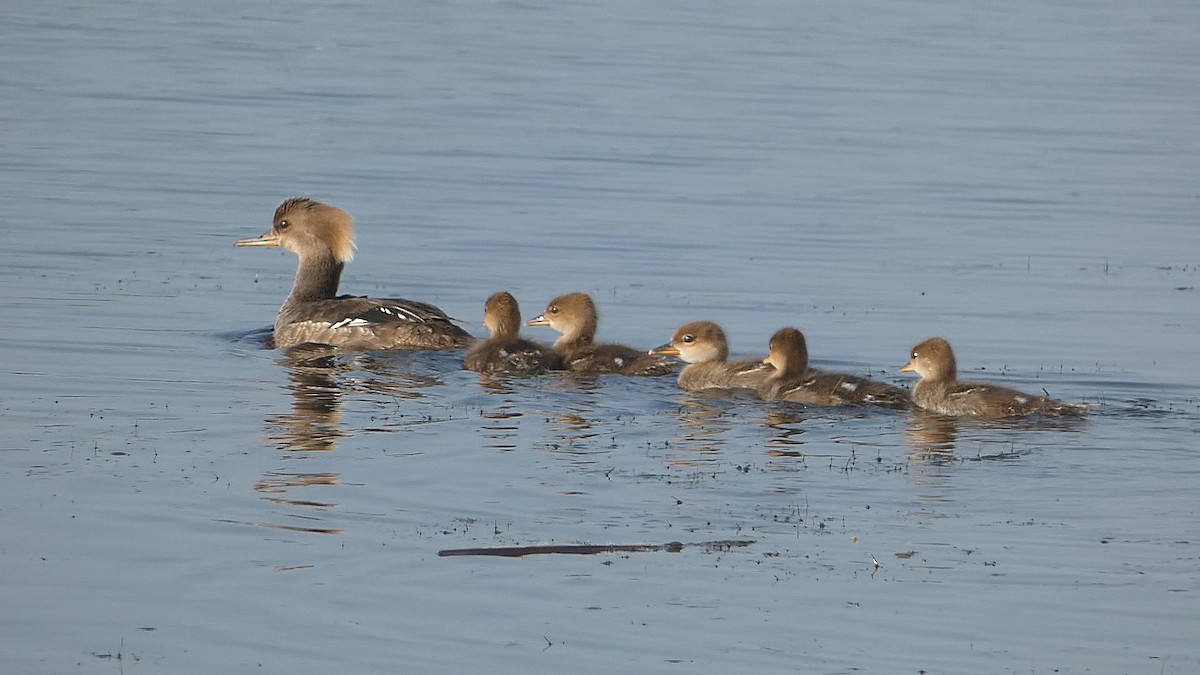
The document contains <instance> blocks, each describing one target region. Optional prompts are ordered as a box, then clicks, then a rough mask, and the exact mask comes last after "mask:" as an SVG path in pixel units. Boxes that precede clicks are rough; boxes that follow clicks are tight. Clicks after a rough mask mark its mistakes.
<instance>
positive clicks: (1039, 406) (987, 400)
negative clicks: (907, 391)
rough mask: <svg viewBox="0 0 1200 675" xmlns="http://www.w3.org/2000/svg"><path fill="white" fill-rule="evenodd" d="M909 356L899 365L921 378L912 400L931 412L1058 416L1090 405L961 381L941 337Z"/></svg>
mask: <svg viewBox="0 0 1200 675" xmlns="http://www.w3.org/2000/svg"><path fill="white" fill-rule="evenodd" d="M911 358H912V360H911V361H909V362H908V363H907V364H906V365H905V366H904V367H902V368H901V369H900V372H903V373H916V374H917V375H919V376H920V378H921V379H919V380H917V384H916V386H914V387H913V391H912V398H913V403H916V404H917V406H919V407H921V408H924V409H925V410H928V411H930V412H935V413H939V414H942V415H953V416H962V417H982V418H985V419H1002V418H1005V417H1024V416H1027V415H1046V416H1050V417H1061V416H1064V415H1067V416H1075V415H1082V414H1083V413H1085V412H1087V410H1088V408H1089V407H1090V406H1088V405H1086V404H1081V405H1076V404H1072V403H1062V402H1060V401H1055V400H1054V399H1051V398H1047V397H1045V396H1034V395H1032V394H1025V393H1022V392H1020V391H1017V390H1016V389H1009V388H1008V387H1000V386H997V385H994V384H986V383H983V382H960V381H959V380H958V364H957V362H956V361H955V360H954V350H953V349H951V348H950V343H949V342H946V341H945V340H943V339H942V338H938V337H935V338H929V339H928V340H925V341H924V342H921V343H919V344H918V345H917V346H915V347H913V348H912V353H911Z"/></svg>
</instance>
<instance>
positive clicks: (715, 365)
mask: <svg viewBox="0 0 1200 675" xmlns="http://www.w3.org/2000/svg"><path fill="white" fill-rule="evenodd" d="M650 353H651V354H656V355H674V356H678V357H679V358H680V360H682V361H683V362H685V363H687V365H686V366H684V368H683V370H682V371H681V372H680V373H679V380H678V384H679V388H680V389H683V390H684V391H703V390H705V389H755V390H756V389H758V387H759V386H761V385H762V384H763V383H764V382H765V381H766V380H767V378H768V377H770V376H771V375H772V374H774V372H775V368H774V367H773V366H771V365H769V364H766V363H764V362H763V361H762V359H757V358H748V359H741V360H738V361H734V362H733V363H730V362H729V342H728V341H727V340H726V339H725V331H723V330H721V327H720V326H718V325H717V324H716V323H713V322H712V321H692V322H690V323H685V324H683V325H682V326H680V327H679V328H677V329H676V330H675V334H674V335H672V336H671V341H670V342H668V343H666V344H664V345H660V346H658V347H655V348H654V349H651V350H650Z"/></svg>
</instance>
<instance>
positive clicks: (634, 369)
mask: <svg viewBox="0 0 1200 675" xmlns="http://www.w3.org/2000/svg"><path fill="white" fill-rule="evenodd" d="M597 322H598V318H597V315H596V304H595V303H594V302H592V298H591V296H589V295H588V294H587V293H567V294H566V295H560V296H558V297H557V298H554V299H553V300H551V301H550V303H549V304H548V305H546V311H545V312H543V313H542V314H540V315H538V316H536V317H534V318H532V319H530V320H529V321H528V323H526V324H525V325H527V326H550V327H551V328H553V329H554V330H556V331H558V332H559V333H562V335H561V336H560V337H559V338H558V340H556V341H555V342H554V351H556V352H558V354H559V355H560V356H562V358H563V361H565V362H566V364H567V369H568V370H572V371H575V372H581V373H620V374H622V375H667V374H669V373H671V372H672V370H674V364H672V363H670V362H669V361H667V360H665V359H662V358H659V357H656V356H652V355H650V354H647V353H645V352H642V351H639V350H637V349H634V348H633V347H627V346H625V345H618V344H594V343H593V340H595V337H596V325H597Z"/></svg>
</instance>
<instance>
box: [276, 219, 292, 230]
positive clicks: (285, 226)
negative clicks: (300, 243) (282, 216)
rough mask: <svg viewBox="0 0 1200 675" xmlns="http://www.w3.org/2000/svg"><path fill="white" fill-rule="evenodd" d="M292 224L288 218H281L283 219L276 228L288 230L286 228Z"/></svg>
mask: <svg viewBox="0 0 1200 675" xmlns="http://www.w3.org/2000/svg"><path fill="white" fill-rule="evenodd" d="M290 226H291V223H289V222H288V221H286V220H281V221H279V224H278V225H276V226H275V229H277V230H286V229H288V227H290Z"/></svg>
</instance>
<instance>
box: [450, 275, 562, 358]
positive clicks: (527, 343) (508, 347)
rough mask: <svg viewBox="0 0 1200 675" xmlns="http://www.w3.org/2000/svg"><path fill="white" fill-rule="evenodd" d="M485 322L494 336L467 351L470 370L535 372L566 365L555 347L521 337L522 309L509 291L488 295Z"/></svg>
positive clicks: (484, 313)
mask: <svg viewBox="0 0 1200 675" xmlns="http://www.w3.org/2000/svg"><path fill="white" fill-rule="evenodd" d="M483 324H484V325H485V326H487V328H488V331H490V332H491V337H489V338H488V339H486V340H480V341H479V342H476V343H475V344H474V345H472V346H471V348H470V349H469V350H467V354H466V356H465V357H463V367H464V368H466V369H467V370H474V371H476V372H479V373H497V372H504V373H517V374H522V375H536V374H539V373H544V372H546V371H548V370H563V369H564V368H565V367H566V366H565V364H564V363H563V360H562V357H561V356H559V355H558V354H557V353H556V352H554V350H552V349H550V348H548V347H545V346H543V345H540V344H538V343H536V342H533V341H531V340H526V339H524V338H522V337H521V335H520V331H521V308H520V307H519V306H518V305H517V299H516V298H514V297H513V296H512V294H511V293H509V292H508V291H500V292H498V293H493V294H492V295H491V296H490V297H488V299H487V302H485V303H484V305H483Z"/></svg>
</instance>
